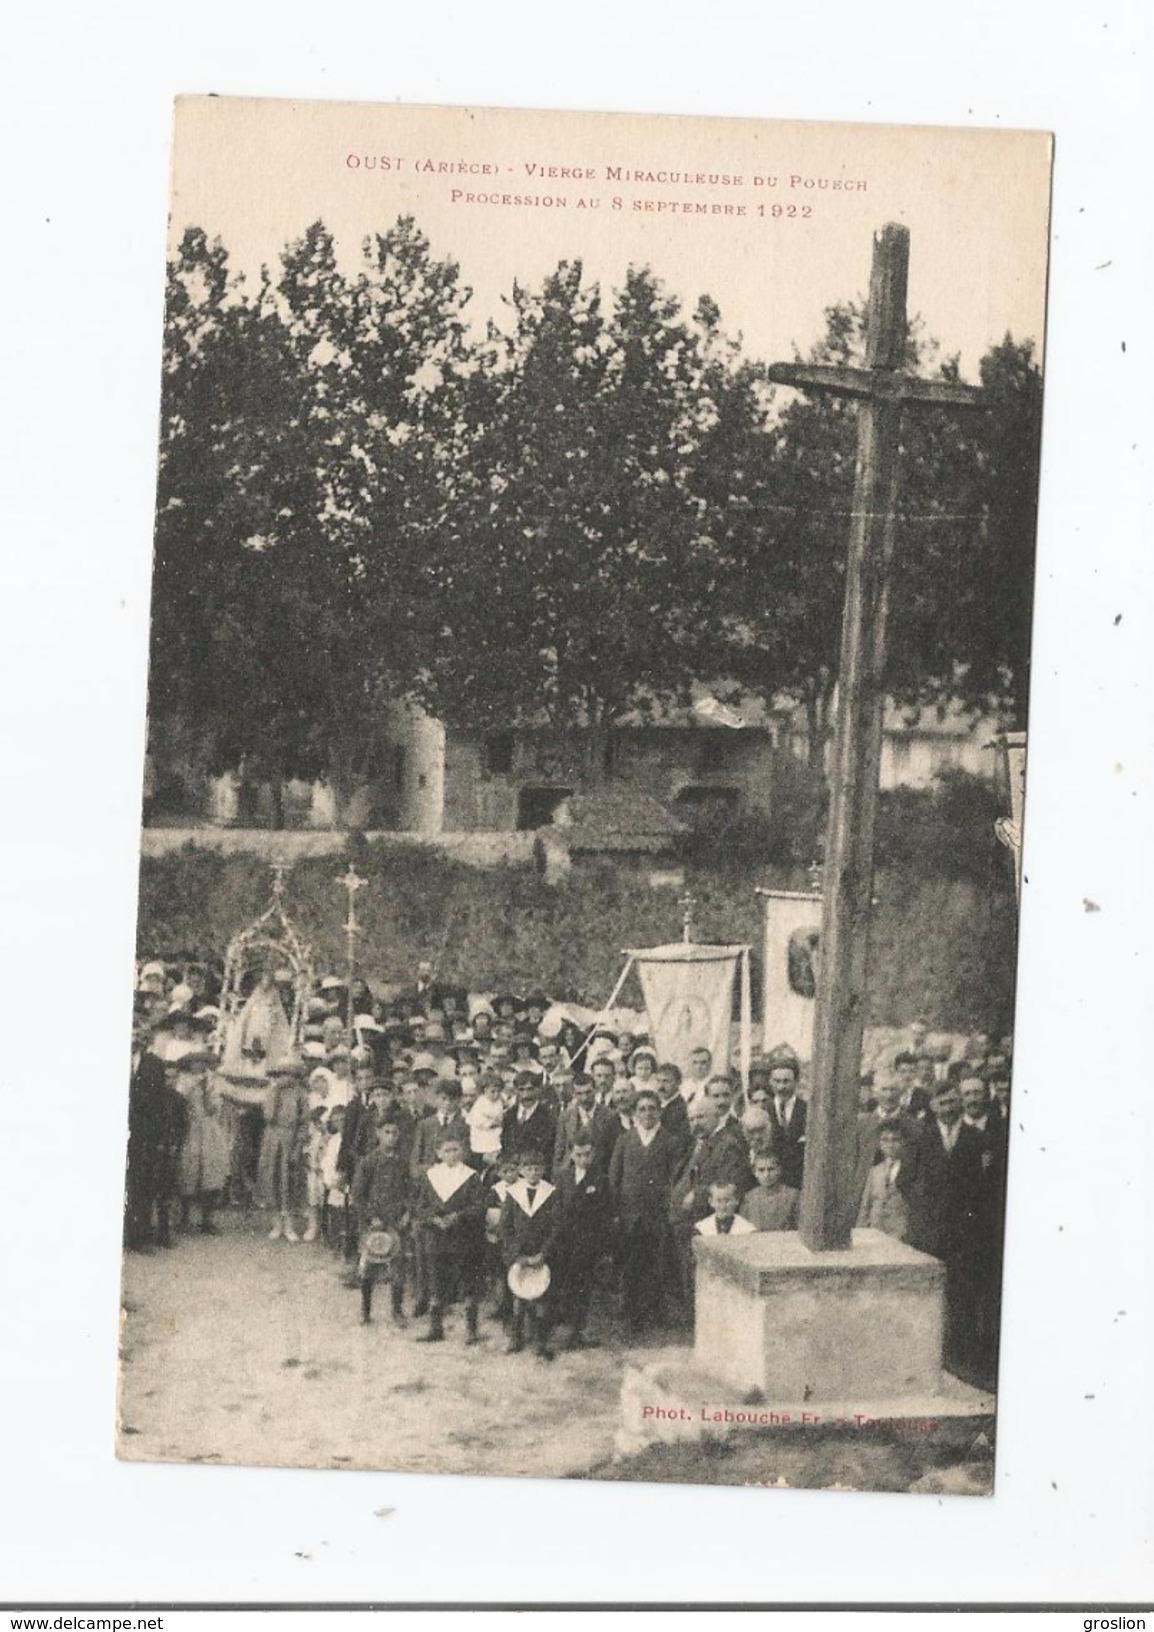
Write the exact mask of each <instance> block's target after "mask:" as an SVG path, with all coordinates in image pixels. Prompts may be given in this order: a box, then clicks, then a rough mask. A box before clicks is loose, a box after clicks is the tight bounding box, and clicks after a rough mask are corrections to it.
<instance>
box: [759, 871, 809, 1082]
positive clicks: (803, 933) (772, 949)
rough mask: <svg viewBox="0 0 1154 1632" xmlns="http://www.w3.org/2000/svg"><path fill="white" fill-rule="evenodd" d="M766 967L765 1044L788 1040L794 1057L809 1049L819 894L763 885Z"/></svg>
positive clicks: (804, 1056) (805, 1057) (805, 1056)
mask: <svg viewBox="0 0 1154 1632" xmlns="http://www.w3.org/2000/svg"><path fill="white" fill-rule="evenodd" d="M760 893H761V895H762V896H763V898H764V900H765V971H764V981H763V987H762V994H763V1003H762V1015H763V1017H764V1018H763V1024H764V1033H763V1047H764V1049H765V1051H766V1053H768V1052H769V1050H770V1049H772V1048H777V1047H778V1046H779V1045H780V1044H782V1043H786V1044H788V1046H789V1047H790V1048H792V1049H793V1051H794V1053H795V1054H796V1055H797V1057H798V1059H801V1060H808V1059H809V1057H810V1055H811V1054H812V1052H813V1011H814V998H815V997H816V995H817V981H818V976H819V974H820V970H821V896H820V895H808V894H802V893H800V892H799V891H796V890H763V891H761V892H760Z"/></svg>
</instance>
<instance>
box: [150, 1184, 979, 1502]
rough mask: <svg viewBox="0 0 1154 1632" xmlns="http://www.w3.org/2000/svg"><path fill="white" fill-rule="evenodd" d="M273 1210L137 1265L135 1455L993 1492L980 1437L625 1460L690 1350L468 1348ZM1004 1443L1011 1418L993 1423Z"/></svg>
mask: <svg viewBox="0 0 1154 1632" xmlns="http://www.w3.org/2000/svg"><path fill="white" fill-rule="evenodd" d="M267 1223H268V1221H267V1219H265V1218H264V1217H263V1216H262V1215H254V1216H253V1217H252V1218H251V1219H247V1220H246V1219H244V1218H242V1217H240V1216H239V1215H236V1214H230V1215H226V1216H225V1219H224V1233H222V1234H221V1235H220V1236H217V1237H205V1236H201V1235H199V1234H192V1235H186V1236H183V1237H181V1239H180V1242H179V1245H178V1246H176V1247H175V1248H173V1249H172V1250H171V1251H158V1252H155V1253H153V1254H151V1255H147V1256H141V1255H139V1254H129V1255H128V1256H127V1258H126V1260H125V1271H124V1294H123V1305H124V1315H123V1333H122V1344H121V1354H122V1369H121V1415H120V1438H119V1453H120V1455H121V1456H122V1457H125V1458H127V1459H129V1460H132V1461H149V1462H219V1463H230V1462H231V1463H246V1464H249V1465H255V1466H276V1467H321V1468H332V1467H339V1468H364V1469H374V1470H392V1471H396V1472H402V1473H458V1474H461V1473H465V1474H467V1473H478V1474H498V1475H514V1474H526V1475H536V1476H537V1477H538V1478H564V1477H569V1478H593V1479H610V1480H621V1479H626V1480H642V1481H646V1482H651V1483H667V1482H676V1483H682V1484H727V1485H745V1486H759V1487H762V1488H771V1489H772V1488H777V1489H782V1488H785V1489H811V1490H812V1489H827V1490H828V1489H833V1490H838V1489H840V1490H875V1491H883V1490H888V1491H903V1490H912V1491H919V1492H925V1493H928V1494H933V1495H950V1494H958V1495H963V1494H964V1495H985V1494H988V1493H989V1492H990V1490H991V1489H992V1484H993V1479H992V1475H993V1463H992V1457H991V1456H989V1455H980V1456H978V1458H977V1459H976V1460H975V1459H974V1453H973V1452H972V1450H969V1444H970V1442H971V1441H972V1440H973V1439H974V1437H975V1432H974V1426H973V1425H967V1424H959V1425H958V1430H957V1433H955V1434H951V1433H948V1432H944V1433H943V1434H941V1435H936V1436H934V1437H933V1438H932V1439H931V1440H929V1441H925V1440H918V1439H910V1438H909V1437H906V1436H902V1435H895V1434H892V1433H886V1432H879V1433H877V1434H872V1435H870V1436H869V1437H868V1438H863V1437H862V1436H861V1435H850V1436H845V1435H838V1434H836V1433H833V1434H826V1433H824V1432H822V1433H820V1434H819V1433H813V1432H809V1433H806V1434H805V1435H799V1434H798V1433H791V1432H789V1431H788V1430H787V1431H784V1432H777V1433H775V1432H773V1431H769V1432H766V1433H757V1434H750V1435H742V1436H739V1437H738V1438H735V1439H733V1440H731V1441H729V1442H726V1443H724V1444H714V1443H708V1442H707V1443H702V1444H689V1445H654V1446H651V1447H649V1448H648V1449H647V1450H645V1451H643V1452H641V1453H640V1454H638V1455H633V1456H629V1457H627V1458H625V1459H623V1460H621V1459H617V1458H615V1456H614V1437H615V1434H616V1432H617V1429H618V1427H619V1424H620V1420H621V1384H622V1375H623V1372H624V1369H625V1367H626V1364H627V1363H628V1362H630V1361H632V1362H635V1363H639V1364H642V1365H645V1366H652V1365H653V1364H654V1363H655V1362H656V1363H658V1364H659V1365H660V1364H661V1363H663V1362H665V1363H672V1364H674V1365H678V1364H681V1365H683V1364H684V1363H685V1362H686V1361H687V1360H688V1359H689V1358H690V1350H689V1348H688V1346H686V1347H684V1348H680V1349H678V1348H672V1347H669V1346H662V1347H653V1348H639V1347H626V1346H624V1345H622V1344H620V1343H619V1342H617V1341H616V1339H615V1334H614V1329H613V1327H612V1324H611V1323H610V1322H609V1320H608V1312H607V1311H606V1310H604V1309H602V1310H600V1311H599V1313H600V1317H601V1318H600V1322H598V1319H597V1315H598V1311H597V1310H596V1309H595V1313H594V1319H593V1322H592V1323H591V1331H592V1333H593V1335H596V1336H598V1337H599V1338H601V1339H602V1340H603V1346H602V1347H600V1348H597V1349H593V1350H587V1351H582V1352H580V1353H577V1354H567V1353H564V1352H559V1353H558V1354H557V1357H556V1359H555V1360H554V1361H553V1362H552V1364H545V1363H543V1362H541V1361H540V1360H538V1359H537V1358H536V1357H535V1356H534V1355H533V1354H532V1353H531V1352H528V1351H526V1352H525V1353H523V1354H520V1355H507V1354H506V1353H505V1352H504V1350H505V1341H506V1339H505V1333H504V1331H503V1330H502V1328H501V1326H500V1325H499V1323H498V1322H497V1321H495V1320H492V1319H489V1318H484V1317H483V1319H482V1326H481V1330H482V1342H481V1344H480V1345H479V1346H477V1347H476V1348H469V1349H467V1348H465V1346H464V1330H463V1326H464V1321H463V1315H462V1314H461V1313H460V1312H459V1311H453V1312H452V1313H451V1315H450V1317H449V1320H448V1323H447V1341H446V1342H444V1343H442V1344H437V1345H426V1344H422V1343H418V1342H417V1338H418V1336H419V1335H420V1334H421V1333H422V1332H423V1331H424V1330H426V1323H425V1322H424V1321H420V1322H416V1321H410V1322H409V1324H408V1325H407V1326H406V1327H405V1328H404V1329H403V1330H399V1331H398V1330H397V1329H396V1328H395V1327H393V1325H392V1323H391V1321H390V1319H389V1299H388V1290H387V1288H379V1289H378V1291H377V1294H376V1298H375V1301H374V1309H373V1315H374V1320H373V1324H372V1325H371V1326H362V1325H361V1324H360V1318H359V1317H360V1299H359V1296H358V1294H357V1292H356V1291H355V1290H350V1289H348V1288H347V1287H345V1286H344V1285H342V1282H341V1275H340V1266H339V1261H338V1259H337V1258H336V1257H335V1256H334V1254H333V1253H332V1252H330V1251H329V1249H328V1248H326V1247H324V1246H322V1245H320V1244H314V1245H311V1246H306V1245H304V1244H303V1243H301V1244H300V1245H296V1246H293V1245H289V1244H288V1243H286V1242H283V1241H275V1242H273V1241H269V1240H267V1239H266V1238H265V1231H266V1228H267ZM984 1426H985V1427H986V1429H987V1430H988V1436H989V1437H990V1438H991V1439H992V1436H993V1423H992V1421H990V1422H987V1423H986V1424H985V1425H984Z"/></svg>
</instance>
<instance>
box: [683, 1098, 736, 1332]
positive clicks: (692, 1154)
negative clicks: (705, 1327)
mask: <svg viewBox="0 0 1154 1632" xmlns="http://www.w3.org/2000/svg"><path fill="white" fill-rule="evenodd" d="M689 1131H690V1136H691V1144H690V1148H689V1150H688V1152H686V1153H685V1154H684V1157H683V1160H682V1162H681V1165H680V1167H679V1169H678V1172H677V1176H676V1178H675V1179H674V1181H673V1189H672V1191H671V1192H670V1198H669V1222H670V1228H671V1229H672V1232H673V1249H674V1259H675V1264H676V1281H677V1291H678V1297H679V1301H680V1304H681V1310H682V1313H683V1315H685V1317H686V1318H689V1317H690V1316H691V1315H692V1313H693V1276H694V1270H693V1230H694V1226H695V1225H696V1223H697V1222H698V1220H699V1219H702V1218H707V1217H708V1216H709V1214H710V1213H711V1212H712V1210H713V1209H712V1207H711V1205H710V1201H709V1191H710V1188H711V1186H713V1185H715V1184H732V1185H733V1186H734V1188H735V1189H736V1191H737V1198H738V1203H739V1204H740V1202H741V1198H742V1197H743V1196H744V1195H745V1194H746V1192H747V1191H749V1190H752V1188H753V1173H752V1171H751V1169H750V1165H749V1153H748V1148H747V1146H746V1143H745V1140H744V1138H743V1137H742V1134H741V1130H740V1128H739V1127H738V1126H737V1124H736V1123H735V1122H733V1121H732V1120H730V1119H729V1118H728V1117H726V1118H722V1117H719V1116H718V1113H717V1106H716V1105H715V1104H714V1103H712V1102H711V1101H710V1100H708V1099H705V1100H698V1101H697V1102H696V1103H695V1104H694V1105H693V1106H692V1107H691V1109H690V1111H689Z"/></svg>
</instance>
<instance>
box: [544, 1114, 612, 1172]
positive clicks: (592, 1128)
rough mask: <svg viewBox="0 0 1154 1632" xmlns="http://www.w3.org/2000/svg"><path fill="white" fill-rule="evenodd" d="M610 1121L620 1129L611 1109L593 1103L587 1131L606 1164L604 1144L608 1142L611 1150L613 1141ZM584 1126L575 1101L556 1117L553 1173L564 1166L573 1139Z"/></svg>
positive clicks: (596, 1151) (607, 1158) (606, 1157)
mask: <svg viewBox="0 0 1154 1632" xmlns="http://www.w3.org/2000/svg"><path fill="white" fill-rule="evenodd" d="M612 1122H616V1123H617V1127H618V1129H620V1126H621V1123H620V1122H619V1121H618V1119H617V1117H616V1116H615V1115H614V1114H613V1112H612V1111H607V1110H606V1109H605V1107H604V1105H594V1107H593V1113H592V1117H591V1119H590V1121H589V1132H590V1133H591V1134H592V1136H593V1149H594V1152H595V1153H596V1154H597V1156H598V1157H600V1158H601V1159H602V1160H603V1161H604V1162H605V1163H606V1164H608V1161H609V1156H608V1154H607V1153H606V1150H605V1146H606V1144H607V1143H608V1145H609V1147H610V1151H611V1150H612V1147H613V1143H614V1142H615V1141H614V1134H613V1129H612V1128H611V1127H610V1123H612ZM584 1127H585V1121H584V1120H583V1118H582V1116H581V1112H580V1111H579V1109H578V1107H577V1104H576V1102H575V1101H574V1102H573V1103H572V1104H570V1105H566V1107H565V1109H564V1110H563V1111H562V1112H561V1115H560V1116H559V1117H558V1118H557V1137H556V1138H555V1139H554V1141H553V1171H554V1173H557V1174H559V1173H560V1172H561V1171H562V1169H563V1168H564V1166H565V1163H566V1162H567V1161H568V1160H569V1152H570V1151H571V1150H572V1149H573V1141H574V1139H575V1138H576V1137H577V1133H578V1130H579V1129H581V1128H584Z"/></svg>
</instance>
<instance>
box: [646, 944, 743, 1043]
mask: <svg viewBox="0 0 1154 1632" xmlns="http://www.w3.org/2000/svg"><path fill="white" fill-rule="evenodd" d="M744 950H745V949H744V947H740V946H694V945H691V944H686V943H684V942H674V943H673V944H672V945H670V946H655V947H650V948H648V949H647V950H645V951H640V952H630V953H629V956H630V957H631V958H632V959H633V961H634V963H635V965H636V968H637V973H638V976H639V977H640V980H641V990H642V992H643V993H644V995H645V1008H646V1012H647V1014H648V1016H649V1035H650V1037H651V1038H652V1041H653V1046H654V1048H655V1049H656V1050H657V1057H658V1059H660V1060H671V1061H672V1062H673V1063H674V1064H676V1065H679V1066H680V1067H681V1069H682V1070H683V1071H684V1070H685V1069H686V1067H687V1065H688V1063H689V1056H690V1054H692V1052H693V1050H694V1049H695V1048H708V1049H709V1051H710V1053H711V1054H712V1055H713V1064H714V1068H715V1069H716V1070H718V1071H724V1070H726V1069H727V1068H728V1066H729V1055H730V1039H731V1033H732V1029H733V982H734V977H735V975H736V973H737V968H738V963H739V961H740V958H741V954H742V952H743V951H744Z"/></svg>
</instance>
